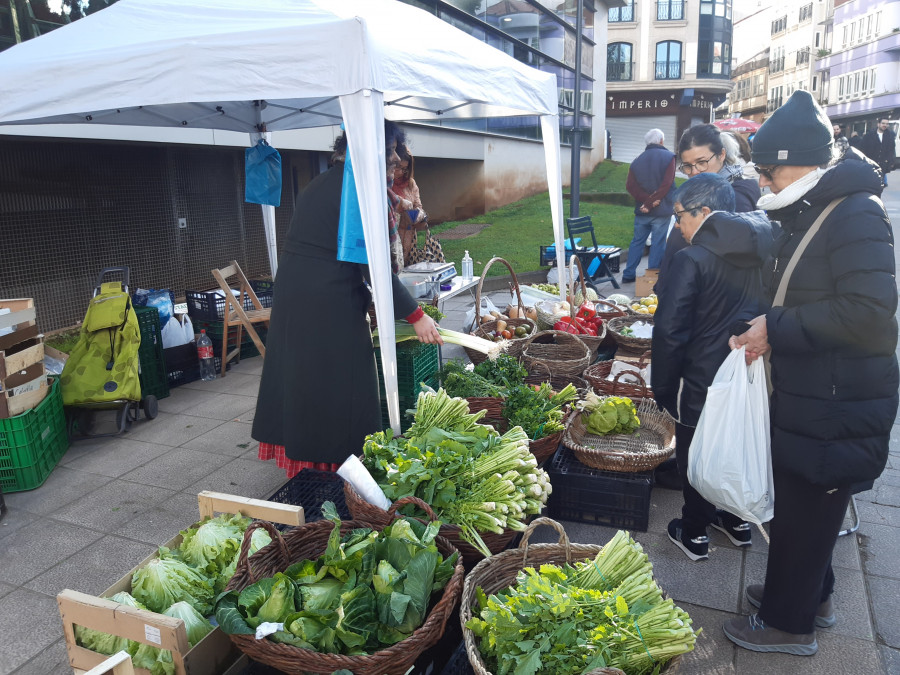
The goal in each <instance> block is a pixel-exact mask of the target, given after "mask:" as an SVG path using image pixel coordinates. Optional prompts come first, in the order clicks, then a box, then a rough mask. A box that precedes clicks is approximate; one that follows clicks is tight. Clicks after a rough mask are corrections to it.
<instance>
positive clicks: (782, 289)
mask: <svg viewBox="0 0 900 675" xmlns="http://www.w3.org/2000/svg"><path fill="white" fill-rule="evenodd" d="M845 199H846V197H841V198H839V199H835V200H834V201H832V202H831V203H830V204H829V205H828V206H826V207H825V210H824V211H822V213H820V214H819V217H818V218H816V220H815V222H813V224H812V225H811V226H810V228H809V229H808V230H807V231H806V234H804V235H803V239H801V240H800V245H799V246H797V250H795V251H794V254H793V255H792V256H791V259H790V260H789V261H788V264H787V267H786V268H785V269H784V274H783V275H782V277H781V281H780V282H779V283H778V290H777V291H775V299H774V300H773V301H772V307H780V306H781V305H783V304H784V297H785V296H786V295H787V287H788V283H790V280H791V275H792V274H793V273H794V268H795V267H797V263H798V262H800V258H801V257H802V256H803V252H804V251H805V250H806V247H807V246H809V242H810V241H812V238H813V237H815V236H816V233H817V232H818V231H819V228H820V227H821V226H822V223H824V222H825V219H826V218H828V216H829V215H831V212H832V211H834V209H835V208H836V207H837V205H838V204H840V203H841V202H842V201H844V200H845Z"/></svg>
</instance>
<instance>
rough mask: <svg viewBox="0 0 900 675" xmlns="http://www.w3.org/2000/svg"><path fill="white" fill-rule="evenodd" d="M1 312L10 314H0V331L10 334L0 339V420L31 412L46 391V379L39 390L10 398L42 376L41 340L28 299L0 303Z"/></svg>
mask: <svg viewBox="0 0 900 675" xmlns="http://www.w3.org/2000/svg"><path fill="white" fill-rule="evenodd" d="M4 308H8V309H9V310H10V312H9V313H8V314H0V331H2V330H3V329H5V328H13V329H14V330H13V331H12V332H11V333H7V334H5V335H0V388H2V391H0V419H6V418H8V417H15V416H16V415H21V414H22V413H23V412H25V411H27V410H31V409H32V408H34V407H35V406H37V404H38V403H40V402H41V401H43V400H44V398H45V397H46V396H47V393H48V392H49V391H50V390H49V389H48V388H47V383H46V379H42V382H41V386H40V387H39V388H37V389H35V390H34V391H28V392H24V393H20V394H18V395H13V394H12V390H13V389H14V388H15V387H18V386H20V385H23V384H26V383H28V382H33V381H35V380H38V379H39V378H41V377H42V375H43V374H44V366H43V362H44V337H43V335H41V334H40V333H38V327H37V323H36V322H35V316H36V315H35V310H34V301H33V300H32V299H31V298H21V299H18V300H0V309H4Z"/></svg>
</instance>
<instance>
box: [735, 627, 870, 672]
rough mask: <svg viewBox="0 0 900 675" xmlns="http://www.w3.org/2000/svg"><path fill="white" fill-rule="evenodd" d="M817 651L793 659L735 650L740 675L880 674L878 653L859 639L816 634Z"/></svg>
mask: <svg viewBox="0 0 900 675" xmlns="http://www.w3.org/2000/svg"><path fill="white" fill-rule="evenodd" d="M816 642H818V644H819V651H818V653H817V654H816V655H815V656H793V655H791V654H773V653H768V654H766V653H762V652H752V651H750V650H748V649H742V648H740V647H739V648H738V649H737V658H736V663H737V672H738V673H739V674H740V675H759V674H760V673H790V674H791V675H823V673H835V674H836V673H840V674H841V675H876V674H877V673H882V672H883V671H882V669H881V662H880V660H879V658H878V650H877V649H875V648H874V647H875V645H873V644H872V643H871V642H869V641H868V640H858V639H856V638H851V637H846V636H844V635H834V634H831V633H829V632H828V631H821V630H820V631H818V633H817V634H816Z"/></svg>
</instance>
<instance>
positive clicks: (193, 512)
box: [112, 492, 200, 546]
mask: <svg viewBox="0 0 900 675" xmlns="http://www.w3.org/2000/svg"><path fill="white" fill-rule="evenodd" d="M198 520H200V512H199V509H198V508H197V493H196V492H194V493H188V492H177V493H175V494H174V495H172V496H171V497H169V498H167V499H166V500H165V501H164V502H161V503H159V504H156V505H154V506H149V507H147V508H146V509H144V510H143V511H141V512H140V513H138V514H136V515H135V516H134V518H132V519H131V520H129V521H128V522H125V523H122V524H121V525H118V526H117V527H115V528H114V529H113V530H112V532H113V534H117V535H119V536H122V537H127V538H129V539H136V540H138V541H143V542H146V543H148V544H152V545H154V546H159V545H161V544H164V543H166V542H167V541H169V539H171V538H172V537H174V536H175V535H177V534H178V533H179V532H181V530H184V529H187V528H188V527H190V526H191V525H193V524H194V523H196V522H197V521H198Z"/></svg>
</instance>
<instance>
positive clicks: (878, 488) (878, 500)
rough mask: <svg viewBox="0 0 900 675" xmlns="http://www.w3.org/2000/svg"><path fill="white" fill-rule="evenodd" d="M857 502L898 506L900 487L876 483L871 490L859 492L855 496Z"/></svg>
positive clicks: (899, 502)
mask: <svg viewBox="0 0 900 675" xmlns="http://www.w3.org/2000/svg"><path fill="white" fill-rule="evenodd" d="M856 501H857V502H872V503H875V504H883V505H885V506H900V487H897V486H895V485H888V484H886V483H877V484H876V485H875V487H874V488H873V489H872V490H867V491H865V492H860V493H859V494H858V495H857V496H856Z"/></svg>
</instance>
